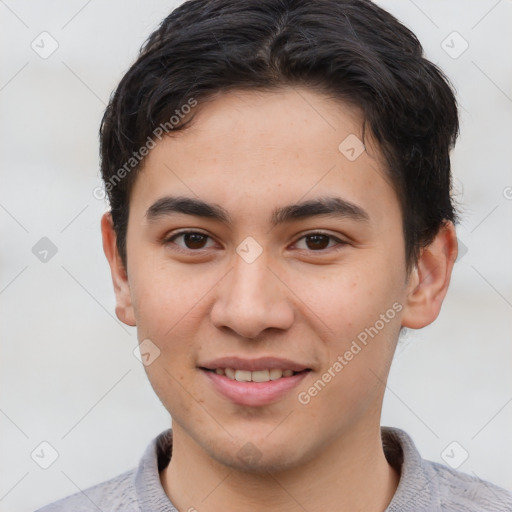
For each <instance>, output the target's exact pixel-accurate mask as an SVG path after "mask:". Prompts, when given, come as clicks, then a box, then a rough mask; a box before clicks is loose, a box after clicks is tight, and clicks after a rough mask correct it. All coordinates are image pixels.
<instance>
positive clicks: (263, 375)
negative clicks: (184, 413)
mask: <svg viewBox="0 0 512 512" xmlns="http://www.w3.org/2000/svg"><path fill="white" fill-rule="evenodd" d="M200 369H201V370H205V371H207V372H212V373H215V374H216V375H223V376H225V377H227V378H228V379H230V380H236V381H238V382H270V381H275V380H279V379H282V378H287V377H293V376H294V375H298V374H299V373H303V372H309V371H311V369H310V368H306V369H304V370H301V371H298V372H296V371H293V370H289V369H286V370H283V369H282V368H268V369H265V370H256V371H250V370H239V369H235V368H215V369H210V368H204V367H200Z"/></svg>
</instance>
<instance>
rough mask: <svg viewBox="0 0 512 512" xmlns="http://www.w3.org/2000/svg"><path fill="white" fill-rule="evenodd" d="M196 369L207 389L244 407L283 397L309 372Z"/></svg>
mask: <svg viewBox="0 0 512 512" xmlns="http://www.w3.org/2000/svg"><path fill="white" fill-rule="evenodd" d="M198 370H199V371H200V372H201V373H202V374H203V375H204V376H205V377H206V379H208V380H207V382H206V383H205V384H206V385H207V386H208V388H210V389H213V391H214V392H215V393H216V394H217V395H218V396H219V397H220V398H222V399H223V400H228V402H230V403H232V404H235V405H238V406H244V407H263V406H266V405H270V404H275V403H277V402H280V401H282V400H284V399H285V398H286V397H287V395H289V394H290V393H291V392H292V390H293V389H294V388H296V387H297V386H298V385H299V383H300V382H302V380H303V379H305V378H306V377H307V376H308V375H309V373H310V372H311V371H312V370H311V369H310V368H306V369H304V370H300V371H294V370H290V369H289V368H287V369H284V370H283V369H281V368H268V369H264V370H254V371H250V370H240V369H235V368H230V367H227V368H215V369H213V368H206V367H199V368H198Z"/></svg>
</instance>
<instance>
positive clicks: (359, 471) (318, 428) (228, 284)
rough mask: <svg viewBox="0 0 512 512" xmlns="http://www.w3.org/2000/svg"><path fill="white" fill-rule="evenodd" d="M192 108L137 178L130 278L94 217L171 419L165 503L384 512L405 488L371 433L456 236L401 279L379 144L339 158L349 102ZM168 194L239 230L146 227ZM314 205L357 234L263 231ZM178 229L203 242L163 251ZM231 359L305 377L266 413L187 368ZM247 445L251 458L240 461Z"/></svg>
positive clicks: (355, 121) (225, 101)
mask: <svg viewBox="0 0 512 512" xmlns="http://www.w3.org/2000/svg"><path fill="white" fill-rule="evenodd" d="M194 113H195V115H196V116H195V119H194V121H193V123H192V124H191V125H190V127H189V128H188V129H187V130H185V131H184V132H183V133H180V134H174V135H173V137H172V138H171V137H167V138H165V139H164V140H162V141H161V142H159V143H158V144H157V146H156V147H155V148H154V149H153V150H151V152H150V154H149V155H148V157H147V159H146V161H145V165H144V168H143V169H142V171H141V173H140V175H139V176H138V177H137V180H136V182H135V185H134V188H133V190H132V193H131V197H130V215H129V222H128V231H127V267H126V268H124V266H123V264H122V261H121V258H120V256H119V254H118V252H117V249H116V244H115V232H114V230H113V228H112V221H111V217H110V214H109V213H106V214H105V215H104V217H103V219H102V235H103V244H104V250H105V254H106V256H107V259H108V261H109V264H110V267H111V271H112V279H113V284H114V289H115V293H116V298H117V306H116V313H117V316H118V318H119V319H120V320H121V321H123V322H125V323H126V324H128V325H136V326H137V332H138V338H139V340H140V341H142V340H144V339H146V338H149V339H150V340H151V341H152V343H154V344H155V345H156V346H158V348H159V349H160V351H161V352H160V356H159V357H158V358H157V359H155V361H154V362H153V363H152V364H150V365H148V366H147V367H146V371H147V375H148V377H149V379H150V382H151V384H152V386H153V388H154V390H155V392H156V393H157V395H158V396H159V398H160V400H161V401H162V403H163V404H164V406H165V407H166V408H167V410H168V411H169V413H170V414H171V416H172V422H173V432H174V447H173V454H172V459H171V462H170V464H169V466H168V467H167V468H166V469H165V470H164V471H162V473H161V475H160V476H161V482H162V485H163V487H164V490H165V492H166V493H167V495H168V496H169V497H170V499H171V501H172V502H173V503H174V505H175V506H176V507H177V508H178V509H179V510H183V511H185V510H189V509H190V510H194V509H196V510H198V511H201V512H205V511H206V512H208V511H218V510H224V509H225V506H226V504H227V503H229V504H231V508H234V507H235V505H236V509H237V510H238V511H240V512H243V511H249V510H251V511H253V510H268V511H274V510H275V511H280V512H282V511H299V510H301V511H303V510H308V511H309V512H316V511H325V510H350V511H357V510H365V511H375V512H377V511H383V510H385V509H386V507H387V505H388V504H389V502H390V501H391V499H392V497H393V494H394V493H395V491H396V488H397V485H398V482H399V475H398V474H397V472H396V471H395V470H394V469H393V468H392V467H391V466H390V465H389V464H388V462H387V461H386V458H385V456H384V452H383V448H382V442H381V438H380V415H381V409H382V402H383V395H384V390H385V382H386V380H387V376H388V372H389V368H390V365H391V361H392V357H393V354H394V350H395V347H396V343H397V339H398V335H399V330H400V327H401V326H405V327H410V328H415V329H417V328H421V327H424V326H426V325H428V324H430V323H431V322H432V321H434V320H435V318H436V317H437V315H438V314H439V311H440V308H441V304H442V301H443V299H444V297H445V294H446V292H447V289H448V285H449V281H450V275H451V271H452V267H453V263H454V261H455V258H456V255H457V241H456V236H455V230H454V227H453V225H452V224H451V223H446V225H445V226H443V227H442V228H441V229H440V231H439V233H438V235H437V237H436V238H435V240H434V241H433V242H432V244H431V245H429V246H428V247H426V248H425V249H424V250H423V251H422V253H421V256H420V258H419V260H418V262H417V264H416V266H415V267H414V268H413V269H412V271H411V272H410V274H409V275H407V274H406V265H405V245H404V239H403V232H402V216H401V212H400V206H399V202H398V198H397V196H396V193H395V191H394V189H393V188H392V186H391V184H390V182H389V180H388V178H387V175H386V173H385V170H384V169H385V166H384V163H383V161H382V157H381V153H380V151H379V149H378V147H377V146H376V145H375V144H373V143H372V141H371V139H368V140H367V141H366V151H364V152H363V153H362V154H361V155H360V156H359V157H358V158H357V159H356V160H354V161H350V160H349V159H347V158H346V156H345V155H344V154H342V153H341V152H340V151H339V150H338V146H339V144H340V143H341V142H342V141H343V140H344V139H345V138H346V137H347V136H348V135H350V134H355V135H356V136H358V137H359V138H360V139H361V138H362V136H361V127H362V118H361V115H360V113H359V112H358V111H357V109H355V108H353V107H349V106H347V105H344V104H342V103H339V102H335V101H334V100H332V99H329V98H327V97H325V96H323V95H321V94H318V93H316V92H314V91H312V90H309V89H307V88H297V89H291V88H287V89H282V90H279V91H273V92H255V91H236V92H230V93H226V94H221V95H217V96H216V97H215V98H214V99H213V100H212V101H209V102H207V103H205V104H203V105H202V106H200V107H197V109H196V111H195V112H194ZM165 195H180V196H188V197H196V198H200V199H202V200H204V201H207V202H209V203H216V204H218V205H222V207H223V208H224V209H226V210H227V211H228V212H229V214H230V216H231V217H232V219H233V223H232V224H231V225H225V224H222V223H220V222H218V221H216V220H212V219H205V218H201V217H197V216H191V215H184V214H176V215H167V216H161V217H160V218H158V219H157V220H155V221H150V220H149V219H148V217H147V215H146V212H147V210H148V208H149V207H150V206H151V205H152V204H153V203H155V201H157V200H158V199H160V198H161V197H163V196H165ZM325 196H338V197H342V198H344V199H345V200H348V201H351V202H352V203H355V204H356V205H358V206H360V207H361V208H363V209H364V210H365V211H366V212H367V214H368V217H369V220H368V222H361V221H357V220H354V219H350V218H336V217H329V216H314V217H310V218H305V219H299V220H294V221H292V222H288V223H286V224H283V225H278V226H276V227H272V226H271V224H270V215H271V212H272V211H273V210H274V208H277V207H280V206H284V205H288V204H292V203H295V202H298V201H299V200H307V199H315V198H318V197H325ZM181 229H189V230H192V231H196V232H197V231H199V232H201V233H204V234H206V235H208V237H209V238H208V237H206V238H204V239H202V245H201V244H199V245H193V244H190V243H189V244H188V246H187V241H186V239H185V238H184V237H178V238H176V239H174V241H169V240H168V239H169V238H170V236H171V235H172V234H174V233H176V231H177V230H181ZM318 230H321V231H322V233H323V234H327V235H328V236H332V237H334V239H333V238H327V239H322V240H324V241H325V244H324V245H323V246H321V248H320V249H319V248H318V246H315V244H314V243H311V239H310V238H304V236H305V235H307V234H311V233H315V232H317V231H318ZM248 236H251V237H253V238H254V239H255V240H256V241H257V242H258V244H259V245H260V246H261V248H262V250H263V252H262V253H261V255H260V256H259V257H258V258H257V259H256V260H255V261H253V262H252V263H247V262H246V261H245V260H244V259H243V258H242V257H240V256H239V255H238V254H237V252H236V248H237V247H238V246H239V244H240V243H241V242H242V241H243V240H244V239H245V238H246V237H248ZM337 239H339V240H341V241H343V242H345V243H344V244H341V245H338V243H339V242H338V241H337ZM166 240H167V241H166ZM190 247H192V248H190ZM197 247H199V249H198V248H197ZM200 247H203V248H202V249H201V248H200ZM324 247H325V248H324ZM179 248H181V249H182V250H183V251H184V252H179V250H178V249H179ZM194 251H195V252H194ZM394 303H398V304H399V305H400V306H401V311H399V312H397V313H396V315H395V316H394V318H393V319H391V320H389V321H388V322H387V323H386V324H385V326H384V328H382V329H381V330H380V331H379V332H378V334H377V335H376V336H375V337H374V338H373V339H371V340H370V341H369V343H368V344H367V345H366V346H365V347H364V348H363V349H362V350H361V351H360V352H359V353H358V354H357V355H355V356H354V357H353V359H352V360H351V361H349V362H348V364H347V365H346V366H344V368H343V370H342V371H340V372H339V373H337V374H336V376H335V377H334V378H332V379H331V380H330V382H329V383H328V384H327V385H326V386H325V387H324V388H323V389H322V390H321V391H320V392H319V393H318V394H317V395H316V396H315V397H314V398H313V399H311V401H310V402H309V403H308V404H305V405H304V404H301V403H300V402H299V401H298V398H297V395H298V393H299V392H300V391H305V390H306V391H307V390H308V388H310V387H311V386H312V384H313V383H314V382H315V381H317V380H318V379H319V378H320V377H321V376H322V374H324V373H325V372H326V371H328V369H329V368H330V367H332V366H333V363H334V362H335V361H336V360H337V358H338V356H339V355H343V354H344V353H345V352H346V351H347V350H348V349H349V348H350V346H351V343H352V342H353V341H354V340H356V339H357V335H358V334H359V333H361V332H362V331H364V329H365V328H367V327H369V326H373V325H375V323H376V321H377V320H378V319H379V318H380V315H381V314H384V313H386V311H387V310H389V309H390V308H391V307H392V305H393V304H394ZM232 355H237V356H239V357H243V358H256V357H262V356H274V357H284V358H288V359H292V360H294V361H299V362H301V363H306V364H307V365H308V367H310V368H311V369H312V371H311V372H309V373H308V375H307V376H306V377H305V378H304V380H303V381H302V382H301V383H300V384H299V386H298V387H297V389H294V390H292V391H291V392H289V393H287V394H286V395H285V396H284V397H283V398H282V399H280V400H279V401H278V402H277V403H274V404H270V405H265V406H260V407H250V406H242V405H236V404H234V403H232V402H230V401H229V400H227V399H226V398H225V397H223V396H222V395H220V394H219V393H218V392H217V391H215V389H213V387H212V386H211V384H210V383H209V380H208V379H207V378H206V377H205V375H204V373H203V372H202V371H201V370H199V369H198V368H197V365H198V364H199V363H200V362H204V361H206V360H211V359H214V358H216V357H221V356H232ZM248 442H250V443H252V445H253V450H255V452H256V453H257V454H258V457H253V458H252V460H249V459H247V458H244V457H241V456H239V453H240V449H241V448H242V447H243V446H244V445H246V443H248ZM192 507H193V508H192Z"/></svg>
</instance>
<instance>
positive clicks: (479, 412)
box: [0, 0, 512, 512]
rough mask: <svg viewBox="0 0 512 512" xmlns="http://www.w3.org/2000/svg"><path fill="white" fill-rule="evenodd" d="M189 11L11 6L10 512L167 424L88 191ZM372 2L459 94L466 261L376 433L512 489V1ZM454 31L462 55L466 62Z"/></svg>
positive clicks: (3, 96)
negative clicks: (126, 319)
mask: <svg viewBox="0 0 512 512" xmlns="http://www.w3.org/2000/svg"><path fill="white" fill-rule="evenodd" d="M178 3H180V2H164V1H157V0H152V1H145V2H142V1H138V2H137V1H134V0H131V1H127V0H109V1H99V0H92V1H91V0H90V1H85V0H68V1H63V0H61V1H56V0H55V1H50V0H46V1H28V0H18V1H17V0H0V17H1V18H0V20H1V30H0V55H1V62H2V65H1V71H0V73H1V74H0V109H1V110H0V129H1V133H0V144H1V147H0V149H1V150H0V158H1V172H2V176H1V188H0V222H1V226H2V231H1V233H2V235H1V252H0V306H1V323H0V326H1V360H0V364H1V382H0V384H1V395H0V429H1V440H0V443H1V444H0V450H1V451H0V461H1V463H0V464H1V473H0V510H1V511H9V512H18V511H30V510H34V509H35V508H37V507H39V506H41V505H43V504H45V503H47V502H49V501H52V500H54V499H56V498H59V497H61V496H64V495H67V494H71V493H74V492H77V491H78V490H79V489H85V488H86V487H88V486H90V485H92V484H95V483H97V482H100V481H102V480H105V479H107V478H109V477H112V476H115V475H117V474H119V473H120V472H122V471H124V470H126V469H128V468H130V467H133V466H135V465H136V464H137V462H138V460H139V458H140V456H141V454H142V452H143V450H144V448H145V446H146V445H147V443H148V442H149V441H150V439H151V438H153V437H154V436H155V435H156V434H158V433H159V432H160V431H162V430H163V429H165V428H167V427H168V426H169V422H170V418H169V415H168V413H167V412H166V411H165V409H164V408H163V406H162V405H161V404H160V403H159V401H158V399H157V398H156V396H155V395H154V393H153V391H152V389H151V387H150V385H149V383H148V381H147V379H146V376H145V373H144V371H143V367H142V365H141V364H140V363H139V361H138V360H137V359H136V358H135V357H134V355H133V353H132V351H133V349H134V347H135V346H136V343H137V340H136V333H135V330H134V329H133V328H128V327H126V326H124V325H122V324H120V323H119V322H118V321H117V319H116V318H115V314H114V295H113V291H112V287H111V281H110V275H109V269H108V266H107V263H106V260H105V258H104V256H103V252H102V248H101V239H100V229H99V221H100V216H101V214H102V213H103V212H104V211H105V209H106V204H105V202H104V201H102V200H98V199H96V198H95V197H94V196H93V189H94V188H95V187H97V186H98V185H100V180H99V177H98V176H99V175H98V158H97V151H98V149H97V132H98V126H99V122H100V117H101V115H102V112H103V109H104V107H105V104H106V102H107V100H108V97H109V94H110V92H111V91H112V90H113V88H114V87H115V85H116V84H117V82H118V80H119V79H120V78H121V76H122V74H123V73H124V71H126V69H127V67H128V66H129V65H130V63H131V62H132V61H133V59H134V58H135V56H136V53H137V51H138V49H139V47H140V45H141V44H142V42H143V41H144V40H145V38H146V37H147V36H148V35H149V33H150V32H151V31H152V30H153V29H154V28H155V27H156V25H157V24H158V23H159V22H160V20H161V19H162V18H163V17H164V16H165V15H167V14H168V12H170V10H171V9H172V8H173V7H174V6H175V5H177V4H178ZM379 4H380V5H382V6H383V7H385V8H387V9H389V10H390V11H391V12H392V13H394V14H395V15H396V16H397V17H398V18H399V19H400V20H402V21H403V22H404V23H405V24H406V25H407V26H409V27H410V28H412V29H413V31H414V32H415V33H416V34H417V35H418V37H419V39H420V41H421V42H422V44H423V45H424V48H425V50H426V53H427V56H428V57H429V58H430V59H431V60H433V61H434V62H436V63H437V64H439V65H440V66H441V68H442V69H443V70H444V71H445V72H446V73H447V74H448V76H449V77H450V79H451V80H452V82H453V83H454V85H455V87H456V88H457V91H458V97H459V101H460V104H461V137H460V140H459V142H458V146H457V148H456V150H455V152H454V154H453V170H454V174H455V177H456V188H457V198H458V201H459V203H460V204H461V207H462V211H463V221H462V223H461V225H460V226H459V228H458V235H459V238H460V240H461V242H462V243H463V244H464V246H465V247H466V248H467V253H466V254H463V255H462V257H461V258H460V259H459V261H458V262H457V264H456V266H455V270H454V274H453V279H452V284H451V290H450V291H449V293H448V297H447V299H446V301H445V304H444V306H443V310H442V312H441V315H440V317H439V318H438V320H437V321H436V322H435V323H434V324H433V325H432V326H429V327H428V328H426V329H423V330H421V331H413V332H411V333H410V334H409V335H407V336H406V337H405V338H404V341H403V342H402V343H401V344H400V346H399V348H398V351H397V355H396V359H395V361H394V363H393V368H392V371H391V376H390V379H389V389H388V392H387V396H386V399H385V403H384V412H383V419H382V423H383V424H384V425H392V426H398V427H400V428H403V429H404V430H406V431H407V432H409V433H410V434H411V435H412V437H413V439H414V440H415V442H416V443H417V445H418V447H419V449H420V451H421V453H422V454H423V456H424V457H426V458H429V459H431V460H435V461H440V462H442V461H443V459H442V457H441V454H442V453H443V450H445V448H446V447H447V446H449V445H450V443H452V442H453V441H456V442H457V443H458V444H456V445H452V446H451V447H450V448H449V449H448V451H447V453H448V454H449V455H451V456H452V459H451V460H459V459H460V458H462V457H463V455H464V453H465V452H464V451H463V450H465V451H467V452H468V454H469V457H468V458H467V460H466V461H465V462H464V463H463V464H462V465H461V466H460V468H459V469H460V470H461V471H465V472H467V473H470V474H476V475H478V476H479V477H481V478H483V479H486V480H491V481H493V482H495V483H496V484H498V485H501V486H503V487H507V488H509V489H512V463H511V462H510V461H511V460H512V440H511V436H510V432H512V428H511V427H512V372H511V371H510V370H511V361H512V344H511V334H512V272H511V267H510V262H511V261H512V237H511V233H512V229H511V228H512V200H511V198H512V188H511V187H512V172H511V162H512V154H511V151H512V143H511V141H512V126H511V113H512V92H511V89H512V87H511V85H512V70H511V63H510V48H512V30H510V27H511V26H512V2H511V1H510V0H501V1H496V0H478V1H477V0H472V1H468V0H457V1H455V0H451V1H447V0H437V1H432V0H430V1H427V0H423V1H420V0H415V1H414V2H413V1H412V0H400V1H399V0H394V1H391V0H386V1H380V2H379ZM43 31H47V32H49V33H50V34H51V36H52V37H53V38H54V39H55V40H56V41H57V42H58V45H59V46H58V48H57V50H56V51H55V52H54V53H53V54H52V55H51V56H49V57H48V58H46V59H43V58H41V57H40V56H39V55H38V53H36V52H35V51H34V50H33V49H32V48H31V43H32V41H34V40H35V43H34V45H36V44H38V45H39V47H41V46H42V45H43V43H41V37H47V36H39V34H40V33H41V32H43ZM454 31H456V32H458V33H459V34H460V36H461V37H462V38H463V39H464V40H465V41H467V43H468V44H469V47H468V49H467V50H466V51H465V52H464V53H462V54H461V55H460V56H458V57H457V58H453V57H454V56H455V55H456V54H458V53H460V51H461V50H462V49H463V48H464V46H463V45H464V40H463V39H461V38H460V37H459V36H458V35H453V34H452V32H454ZM447 38H448V39H447ZM443 41H445V43H443ZM50 43H51V41H49V40H48V39H46V40H45V41H44V45H45V46H44V48H45V49H46V51H47V50H48V49H49V48H50ZM445 50H446V51H445ZM40 51H42V48H40ZM447 52H449V53H451V54H452V55H451V56H450V55H449V54H448V53H447ZM42 237H48V238H49V239H50V240H51V241H52V242H53V243H54V244H55V245H56V247H57V249H58V252H57V254H55V256H53V257H52V258H51V259H49V261H48V262H46V263H43V262H41V261H40V260H39V259H38V258H36V256H35V255H34V254H33V253H32V247H33V246H34V245H35V244H36V243H37V242H38V241H39V240H40V239H41V238H42ZM42 441H47V442H49V443H50V444H51V445H52V446H53V447H54V449H55V450H57V452H58V454H59V457H58V459H57V460H56V461H55V462H54V463H53V464H52V465H51V466H50V467H49V468H48V469H46V470H45V469H42V468H41V467H39V465H37V464H36V463H35V462H34V460H32V458H31V452H32V451H33V450H34V449H36V447H38V446H39V444H40V443H41V442H42ZM43 448H44V447H43ZM452 449H453V451H452ZM40 450H41V448H39V451H36V453H39V454H41V451H40ZM49 453H50V451H49V449H46V451H45V457H48V456H49V455H48V454H49ZM445 453H446V452H445ZM43 458H44V457H41V458H40V459H39V460H42V459H43ZM43 462H44V461H43Z"/></svg>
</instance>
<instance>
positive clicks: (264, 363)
mask: <svg viewBox="0 0 512 512" xmlns="http://www.w3.org/2000/svg"><path fill="white" fill-rule="evenodd" d="M198 366H199V367H200V368H206V369H208V370H216V369H217V368H233V369H234V370H247V371H251V372H255V371H258V370H271V369H273V368H279V369H280V370H292V371H294V372H301V371H303V370H309V369H310V368H309V367H308V366H307V365H305V364H301V363H297V362H295V361H290V360H289V359H281V358H276V357H259V358H257V359H243V358H241V357H221V358H218V359H213V360H211V361H206V362H204V363H201V364H199V365H198Z"/></svg>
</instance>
